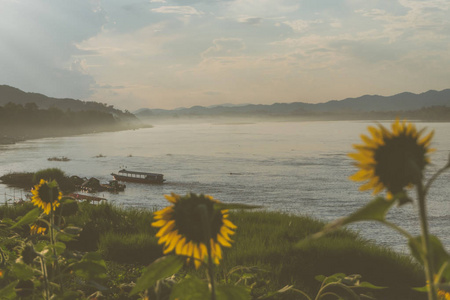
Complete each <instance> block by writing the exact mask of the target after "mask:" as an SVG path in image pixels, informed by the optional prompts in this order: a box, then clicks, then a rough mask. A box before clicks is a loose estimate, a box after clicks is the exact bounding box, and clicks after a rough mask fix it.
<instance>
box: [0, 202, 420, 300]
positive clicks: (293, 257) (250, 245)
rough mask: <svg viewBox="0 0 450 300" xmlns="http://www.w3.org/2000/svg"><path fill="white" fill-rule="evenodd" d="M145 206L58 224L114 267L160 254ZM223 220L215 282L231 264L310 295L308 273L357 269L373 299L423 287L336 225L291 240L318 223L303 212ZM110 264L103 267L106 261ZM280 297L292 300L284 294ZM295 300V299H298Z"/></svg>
mask: <svg viewBox="0 0 450 300" xmlns="http://www.w3.org/2000/svg"><path fill="white" fill-rule="evenodd" d="M30 208H31V206H30V205H23V206H11V205H8V206H6V205H4V206H1V207H0V217H1V218H5V217H7V218H11V219H15V218H17V217H18V216H19V215H24V214H25V213H26V211H27V209H30ZM152 215H153V214H152V211H151V210H145V209H136V208H127V209H124V208H120V207H117V206H113V205H111V204H108V203H105V204H100V205H92V204H87V203H80V205H79V211H78V213H77V214H76V215H75V216H69V217H66V219H65V222H66V224H70V225H74V226H79V227H82V228H83V231H82V232H81V235H80V237H79V240H78V241H77V242H74V243H68V245H67V246H68V247H71V248H73V249H78V250H82V251H92V250H100V252H101V253H102V254H103V256H104V258H105V259H106V260H109V261H111V262H116V263H115V264H114V263H112V264H113V265H114V267H117V264H134V265H145V264H148V263H150V262H151V261H153V260H154V259H156V258H158V257H160V256H161V255H162V249H161V247H160V246H159V245H157V240H156V238H155V234H156V229H154V228H152V227H151V222H152ZM230 219H231V221H232V222H233V223H234V224H236V225H237V226H238V229H237V230H236V234H235V235H234V236H232V238H233V239H234V243H233V246H232V247H231V248H229V249H228V248H226V249H225V250H224V259H223V260H221V264H220V265H219V266H218V267H217V274H218V279H220V278H225V277H226V274H227V273H228V272H229V271H230V270H231V269H232V268H233V267H235V266H238V265H243V266H258V267H259V268H262V269H265V270H267V271H268V272H266V273H265V275H264V276H265V278H266V279H267V281H268V283H267V288H268V289H270V290H272V291H273V290H275V289H279V288H281V287H283V286H285V285H287V284H293V285H294V286H295V287H296V288H299V289H301V290H304V291H305V292H307V293H308V294H310V295H314V293H315V292H317V289H318V287H319V282H317V281H316V280H315V279H314V277H315V276H317V275H325V276H328V275H332V274H334V273H338V272H342V273H346V274H348V275H350V274H361V275H362V277H363V280H364V281H369V282H371V283H373V284H375V285H378V286H386V287H388V288H387V289H385V290H382V291H377V293H376V295H377V297H378V299H422V298H423V295H424V294H421V293H418V292H413V291H412V290H411V287H419V286H423V285H424V278H423V275H422V274H423V273H422V270H421V268H420V267H419V266H418V265H417V264H416V263H414V262H413V261H412V259H411V257H409V256H405V255H401V254H398V253H396V252H394V251H392V250H390V249H388V248H386V247H382V246H378V245H375V244H373V243H371V242H368V241H366V240H364V239H362V238H361V237H360V236H359V235H358V234H356V233H354V232H352V231H348V230H341V231H338V232H335V233H333V234H332V235H329V236H325V237H323V238H321V239H318V240H312V241H307V242H303V243H301V244H300V245H298V242H299V241H301V240H302V239H304V238H305V237H307V236H309V235H310V234H312V233H315V232H317V231H319V230H320V229H321V228H322V227H323V225H324V224H323V223H322V222H320V221H318V220H315V219H312V218H308V217H301V216H293V215H286V214H282V213H276V212H266V211H234V212H231V214H230ZM110 265H111V264H110ZM286 297H287V298H284V299H296V298H294V295H292V294H289V295H287V296H286ZM298 299H302V298H298Z"/></svg>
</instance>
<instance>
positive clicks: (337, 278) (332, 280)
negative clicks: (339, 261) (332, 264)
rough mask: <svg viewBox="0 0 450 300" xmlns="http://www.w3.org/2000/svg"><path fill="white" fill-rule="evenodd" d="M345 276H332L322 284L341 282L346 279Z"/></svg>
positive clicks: (338, 274)
mask: <svg viewBox="0 0 450 300" xmlns="http://www.w3.org/2000/svg"><path fill="white" fill-rule="evenodd" d="M345 276H346V275H345V274H344V273H336V274H333V275H330V276H328V277H326V278H325V279H324V280H323V281H322V284H323V285H327V284H329V283H336V282H341V280H342V279H344V278H345Z"/></svg>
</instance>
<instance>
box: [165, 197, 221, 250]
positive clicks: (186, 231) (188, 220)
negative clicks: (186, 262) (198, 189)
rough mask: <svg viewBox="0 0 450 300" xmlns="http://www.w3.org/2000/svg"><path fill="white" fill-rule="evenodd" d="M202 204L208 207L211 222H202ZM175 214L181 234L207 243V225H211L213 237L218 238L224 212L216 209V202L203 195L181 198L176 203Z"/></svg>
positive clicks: (198, 241) (192, 239)
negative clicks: (200, 207)
mask: <svg viewBox="0 0 450 300" xmlns="http://www.w3.org/2000/svg"><path fill="white" fill-rule="evenodd" d="M201 205H204V206H205V207H206V211H207V217H208V223H209V224H203V223H202V215H201V214H202V212H201V210H200V209H199V206H201ZM173 216H174V220H175V224H176V225H175V226H176V229H178V232H179V234H180V235H182V236H185V237H186V239H188V240H191V241H194V242H197V243H205V226H210V231H211V237H212V238H213V239H214V240H216V236H217V234H218V233H219V232H220V228H221V227H222V225H223V216H222V212H221V211H220V210H219V211H217V210H214V203H213V202H212V201H211V200H209V199H207V198H204V197H201V196H191V197H190V198H181V199H180V200H179V201H178V202H177V203H175V205H174V213H173Z"/></svg>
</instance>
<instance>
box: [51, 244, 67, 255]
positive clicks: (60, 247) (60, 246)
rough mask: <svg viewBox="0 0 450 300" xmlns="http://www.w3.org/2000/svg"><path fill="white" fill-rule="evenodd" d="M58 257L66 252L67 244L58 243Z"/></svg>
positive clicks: (56, 246) (56, 247) (56, 245)
mask: <svg viewBox="0 0 450 300" xmlns="http://www.w3.org/2000/svg"><path fill="white" fill-rule="evenodd" d="M54 248H55V251H56V255H61V254H62V253H64V251H65V250H66V244H64V243H61V242H56V243H55V245H54Z"/></svg>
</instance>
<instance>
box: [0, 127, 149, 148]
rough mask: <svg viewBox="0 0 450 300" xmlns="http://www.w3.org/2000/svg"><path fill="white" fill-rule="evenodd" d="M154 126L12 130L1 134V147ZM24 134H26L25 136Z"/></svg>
mask: <svg viewBox="0 0 450 300" xmlns="http://www.w3.org/2000/svg"><path fill="white" fill-rule="evenodd" d="M152 127H153V126H152V125H149V124H145V123H139V124H138V123H135V124H117V126H114V127H113V128H111V127H109V128H105V127H101V128H99V127H97V128H83V129H81V130H80V128H74V129H73V130H70V131H67V130H66V131H59V130H55V129H53V128H50V129H49V128H44V129H42V130H39V131H38V132H37V131H36V130H32V129H31V128H28V129H26V128H22V129H21V130H20V131H21V132H20V133H19V134H11V131H12V130H9V132H8V130H6V131H7V133H6V134H5V133H2V134H0V145H14V144H16V143H20V142H24V141H29V140H38V139H44V138H57V137H71V136H79V135H84V134H93V133H103V132H117V131H127V130H136V129H143V128H152ZM24 132H26V133H25V134H24Z"/></svg>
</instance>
